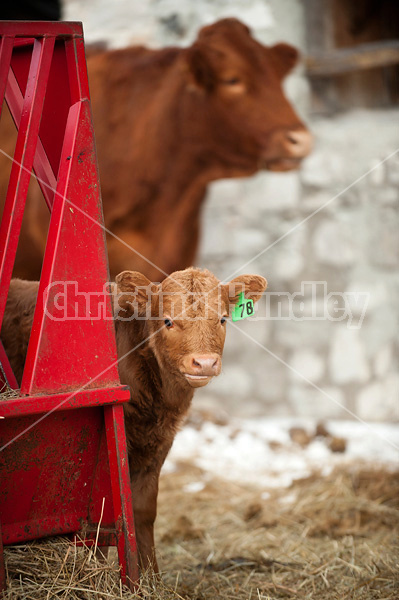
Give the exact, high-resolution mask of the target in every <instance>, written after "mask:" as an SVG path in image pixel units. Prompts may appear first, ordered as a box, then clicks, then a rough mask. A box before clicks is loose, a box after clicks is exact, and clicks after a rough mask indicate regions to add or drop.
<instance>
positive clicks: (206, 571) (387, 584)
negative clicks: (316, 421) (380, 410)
mask: <svg viewBox="0 0 399 600" xmlns="http://www.w3.org/2000/svg"><path fill="white" fill-rule="evenodd" d="M203 475H204V474H203V473H201V472H200V470H199V469H197V468H195V467H193V466H192V465H190V464H185V463H179V464H178V467H177V470H176V472H174V473H169V474H166V475H163V477H162V479H161V489H160V495H159V514H158V519H157V527H156V532H157V548H158V555H159V558H160V561H159V562H160V567H161V569H162V578H161V579H158V578H156V577H154V576H153V575H152V574H151V573H147V574H146V575H145V576H144V577H143V580H142V583H141V587H140V590H139V591H138V592H137V593H135V594H132V593H131V592H129V591H128V590H127V589H122V588H121V586H120V582H119V577H118V573H117V572H116V571H115V568H114V567H112V566H110V565H104V564H100V563H97V562H96V561H95V560H93V559H91V561H90V563H89V562H88V560H87V555H88V550H87V549H86V550H82V549H78V550H77V549H76V548H75V547H72V550H71V544H69V543H68V542H67V541H59V540H50V541H47V542H34V543H33V544H26V545H24V546H20V547H15V548H8V549H6V565H7V576H8V583H9V587H8V591H7V592H6V593H5V594H4V598H5V599H7V600H11V599H12V600H17V599H18V600H26V599H28V598H29V599H32V600H36V599H43V600H44V599H48V600H50V599H52V598H65V599H68V600H75V599H82V600H83V599H84V600H86V599H87V600H92V599H95V600H97V599H100V598H101V599H104V600H105V599H107V598H114V599H118V598H119V599H121V598H123V599H124V600H132V599H133V598H154V599H155V600H182V599H184V600H229V599H231V600H266V599H268V600H269V599H270V600H277V599H295V598H297V599H301V600H302V599H314V600H326V599H327V600H330V599H331V600H346V599H354V600H355V599H356V600H366V599H367V600H372V599H373V600H374V599H378V600H388V599H389V600H394V599H395V600H398V599H399V535H398V534H399V472H396V473H392V472H387V471H381V470H370V469H365V468H361V467H360V466H359V465H358V466H356V467H355V466H354V467H353V468H349V467H346V468H345V469H342V468H340V469H338V470H336V471H334V472H333V473H332V474H331V475H330V476H329V477H327V478H322V477H320V476H318V475H317V474H315V475H313V476H312V477H310V478H307V479H305V480H302V481H297V482H295V483H294V484H293V485H292V486H291V487H290V488H288V489H281V490H272V491H269V492H265V491H263V492H260V491H258V490H256V489H250V488H249V487H248V486H245V487H244V486H241V485H238V484H233V483H231V482H228V483H226V482H225V481H222V480H220V479H216V478H208V481H207V482H206V484H205V487H203V484H202V485H198V481H199V480H201V478H202V479H203ZM201 487H203V489H201Z"/></svg>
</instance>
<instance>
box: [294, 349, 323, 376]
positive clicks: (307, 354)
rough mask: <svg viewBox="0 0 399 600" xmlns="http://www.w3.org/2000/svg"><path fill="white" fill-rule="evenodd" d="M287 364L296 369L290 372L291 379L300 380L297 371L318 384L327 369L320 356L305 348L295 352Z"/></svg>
mask: <svg viewBox="0 0 399 600" xmlns="http://www.w3.org/2000/svg"><path fill="white" fill-rule="evenodd" d="M287 362H288V364H289V365H290V366H291V367H292V369H294V371H290V376H291V379H294V380H298V379H300V377H299V376H298V375H297V374H296V373H295V371H297V372H298V373H300V375H302V377H304V378H305V379H308V380H310V381H311V382H313V383H317V382H318V381H319V380H320V379H321V378H322V377H323V375H324V372H325V368H326V365H325V359H324V358H323V357H322V356H321V355H320V354H316V352H314V351H312V350H307V349H304V348H302V349H300V350H296V351H295V352H293V354H292V355H291V356H290V358H289V359H288V361H287Z"/></svg>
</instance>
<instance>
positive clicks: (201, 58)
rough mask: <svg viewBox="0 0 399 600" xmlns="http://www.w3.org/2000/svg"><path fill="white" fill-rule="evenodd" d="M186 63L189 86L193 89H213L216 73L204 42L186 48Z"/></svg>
mask: <svg viewBox="0 0 399 600" xmlns="http://www.w3.org/2000/svg"><path fill="white" fill-rule="evenodd" d="M186 65H187V69H188V73H189V86H190V87H191V88H192V89H203V90H207V91H211V90H212V89H213V87H214V85H215V74H214V72H213V70H212V67H211V64H210V61H209V58H208V56H207V52H206V50H205V48H203V47H202V44H198V43H197V44H193V45H192V46H191V48H187V50H186Z"/></svg>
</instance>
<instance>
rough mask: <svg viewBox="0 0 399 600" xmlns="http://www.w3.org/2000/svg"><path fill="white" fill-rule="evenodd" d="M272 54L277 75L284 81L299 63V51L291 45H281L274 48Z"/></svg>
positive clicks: (271, 49) (271, 50)
mask: <svg viewBox="0 0 399 600" xmlns="http://www.w3.org/2000/svg"><path fill="white" fill-rule="evenodd" d="M270 52H271V53H272V61H273V65H274V68H275V70H276V71H277V75H278V76H279V78H280V79H284V77H285V76H286V75H287V74H288V73H289V72H290V71H291V69H293V68H294V67H295V65H296V64H297V62H298V59H299V52H298V50H297V49H296V48H294V46H290V44H285V43H280V44H276V45H275V46H272V47H271V48H270Z"/></svg>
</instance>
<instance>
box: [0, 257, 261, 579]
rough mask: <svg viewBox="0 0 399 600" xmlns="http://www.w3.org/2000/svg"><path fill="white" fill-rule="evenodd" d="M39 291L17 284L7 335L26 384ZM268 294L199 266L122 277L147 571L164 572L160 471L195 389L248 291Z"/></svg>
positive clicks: (121, 322)
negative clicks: (158, 537) (159, 556)
mask: <svg viewBox="0 0 399 600" xmlns="http://www.w3.org/2000/svg"><path fill="white" fill-rule="evenodd" d="M37 289H38V283H37V282H32V281H21V280H17V279H14V280H12V282H11V287H10V292H9V296H8V300H7V307H6V313H5V316H4V322H3V327H2V330H1V338H2V341H3V343H4V347H5V350H6V352H7V355H8V357H9V359H10V362H11V366H12V367H13V369H14V372H15V374H16V376H17V378H18V379H19V380H20V379H21V376H22V370H23V363H24V360H25V355H26V350H27V342H28V337H29V332H30V328H31V326H32V319H33V311H34V305H35V299H36V294H37ZM265 289H266V280H265V279H264V278H263V277H260V276H257V275H241V276H239V277H236V278H235V279H233V280H232V281H231V282H230V283H229V284H225V285H223V284H221V283H220V282H219V281H218V280H217V279H216V277H214V275H212V274H211V273H210V272H209V271H206V270H205V271H201V270H199V269H194V268H189V269H186V270H184V271H180V272H177V273H173V274H172V275H170V276H169V277H167V278H166V279H165V280H164V281H163V282H162V283H161V284H158V285H157V284H153V283H150V281H149V280H148V279H147V278H146V277H145V276H144V275H142V274H140V273H137V272H132V271H124V272H123V273H121V274H120V275H118V276H117V277H116V284H114V289H113V295H114V313H115V324H116V340H117V347H118V356H119V357H120V362H119V373H120V378H121V382H122V383H124V384H127V385H129V386H130V389H131V392H132V398H131V400H130V402H128V403H127V404H126V405H125V424H126V433H127V439H128V451H129V466H130V475H131V479H132V489H133V506H134V515H135V522H136V534H137V543H138V548H139V553H140V559H141V564H142V567H143V568H146V567H147V566H149V564H152V566H153V567H154V568H155V570H157V562H156V557H155V549H154V521H155V517H156V511H157V495H158V480H159V473H160V470H161V467H162V465H163V463H164V460H165V458H166V456H167V454H168V452H169V450H170V448H171V446H172V443H173V439H174V437H175V435H176V432H177V430H178V428H179V426H180V425H181V423H182V421H183V419H184V417H185V415H186V414H187V412H188V409H189V407H190V404H191V400H192V397H193V394H194V389H195V388H197V387H202V386H204V385H206V384H207V383H208V382H209V381H210V380H211V379H212V377H214V376H216V375H219V373H220V370H221V364H222V363H221V357H222V352H223V345H224V340H225V335H226V326H225V321H226V317H227V316H228V314H229V310H230V305H231V304H235V303H236V301H237V299H238V294H239V293H240V292H242V291H244V292H245V296H246V297H247V298H252V299H253V300H254V302H256V301H257V300H258V299H259V298H260V296H261V295H262V292H263V291H264V290H265ZM135 348H137V349H136V350H135V351H132V349H135ZM125 355H127V356H126V357H125ZM121 357H125V358H123V359H121Z"/></svg>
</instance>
